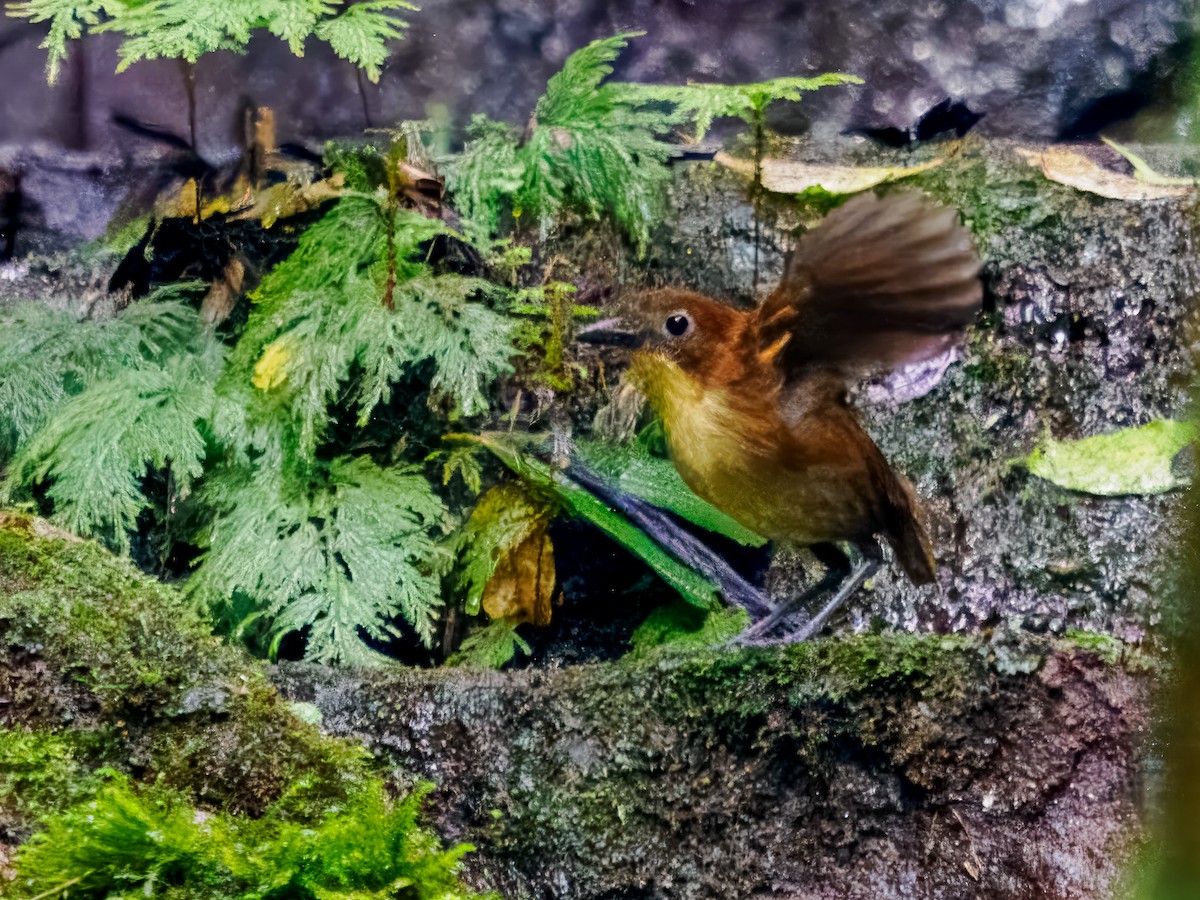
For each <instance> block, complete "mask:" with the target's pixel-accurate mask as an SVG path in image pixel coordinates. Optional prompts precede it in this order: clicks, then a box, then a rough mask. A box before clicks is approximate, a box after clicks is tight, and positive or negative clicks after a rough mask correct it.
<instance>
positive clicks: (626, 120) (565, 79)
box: [450, 32, 674, 252]
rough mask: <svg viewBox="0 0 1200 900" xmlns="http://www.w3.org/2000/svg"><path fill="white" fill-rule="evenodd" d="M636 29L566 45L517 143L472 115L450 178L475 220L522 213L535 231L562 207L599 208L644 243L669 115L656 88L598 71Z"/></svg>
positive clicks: (656, 208)
mask: <svg viewBox="0 0 1200 900" xmlns="http://www.w3.org/2000/svg"><path fill="white" fill-rule="evenodd" d="M637 34H640V32H637V33H630V34H619V35H616V36H614V37H611V38H605V39H603V40H598V41H593V42H592V43H591V44H589V45H588V46H586V47H584V48H583V49H582V50H578V51H576V52H575V53H573V54H571V56H570V57H568V58H567V61H566V63H564V65H563V68H562V71H561V72H559V73H558V74H556V75H554V76H553V77H552V78H551V79H550V81H549V82H548V83H547V85H546V92H545V94H543V95H542V97H541V99H540V100H538V103H537V107H536V109H535V111H534V115H533V123H532V124H533V130H532V133H531V134H530V135H529V137H528V139H527V140H526V141H525V142H524V143H523V144H521V145H519V146H518V145H516V144H515V142H514V140H513V138H512V135H511V132H508V130H507V129H506V128H505V126H503V125H497V124H495V123H489V122H487V121H486V120H485V119H483V118H481V117H476V118H475V119H474V120H473V122H472V128H471V132H470V140H469V141H468V143H467V146H466V147H465V148H464V150H463V153H462V155H461V156H460V157H459V158H458V159H457V161H456V162H455V163H454V165H453V167H452V169H453V171H452V176H451V179H450V183H451V187H452V189H453V190H454V191H455V197H456V198H460V197H461V198H463V199H462V204H463V208H464V210H465V211H466V213H467V215H468V216H469V217H472V218H475V219H476V220H477V222H478V223H479V225H480V227H481V228H489V227H494V223H496V222H499V221H500V220H501V218H502V216H503V215H504V214H505V213H507V212H511V214H512V215H513V216H515V217H517V218H519V217H522V216H524V215H525V214H526V213H528V214H529V215H530V216H531V217H533V218H534V219H536V221H537V222H538V224H539V227H540V228H541V230H542V231H543V232H545V231H546V230H547V229H548V228H549V227H550V226H551V225H552V223H553V222H554V220H555V219H556V218H557V217H558V216H559V215H560V214H561V213H562V212H564V211H567V210H569V211H573V212H576V213H580V214H582V215H584V216H587V217H589V218H592V219H599V218H600V217H602V216H605V215H606V216H609V217H611V218H612V220H613V221H614V222H616V224H617V225H618V226H619V227H620V228H621V229H622V230H623V231H625V233H626V234H628V236H629V237H630V239H631V240H632V241H633V242H634V244H635V245H636V247H637V248H638V251H639V252H644V251H645V249H646V246H647V244H648V242H649V240H650V229H651V227H652V226H653V224H654V223H655V222H656V221H658V220H659V219H660V218H661V216H662V214H663V211H664V203H665V191H666V183H667V179H668V172H667V169H666V167H665V165H664V164H665V163H666V161H667V159H668V158H669V156H670V152H671V148H670V145H669V144H667V143H666V142H665V141H663V140H662V139H661V138H660V137H659V135H661V134H663V133H665V132H666V131H668V130H669V129H670V127H671V125H672V123H673V121H674V119H673V118H672V117H671V116H670V115H669V114H667V113H665V112H664V111H663V109H662V104H661V103H660V102H658V101H657V100H656V99H655V98H652V97H649V96H648V95H646V94H644V93H642V92H641V91H639V90H627V89H626V86H625V85H621V84H619V83H615V82H607V81H606V79H607V78H608V76H609V75H610V74H611V73H612V62H613V60H615V59H616V58H617V56H618V55H619V54H620V52H621V50H622V49H623V48H624V47H625V46H627V44H628V42H629V38H631V37H635V36H637ZM493 158H494V159H496V160H497V164H496V165H495V166H493V165H492V164H491V160H492V159H493ZM518 182H519V184H518ZM514 185H517V186H516V187H515V188H514Z"/></svg>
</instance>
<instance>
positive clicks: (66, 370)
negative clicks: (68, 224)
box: [0, 290, 201, 463]
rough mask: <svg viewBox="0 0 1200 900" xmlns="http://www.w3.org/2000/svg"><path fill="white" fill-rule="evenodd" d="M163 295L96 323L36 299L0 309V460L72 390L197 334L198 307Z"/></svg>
mask: <svg viewBox="0 0 1200 900" xmlns="http://www.w3.org/2000/svg"><path fill="white" fill-rule="evenodd" d="M178 292H179V291H178V290H177V291H176V293H178ZM162 296H163V295H162V294H161V293H160V294H159V295H157V296H156V297H154V298H150V299H147V300H145V301H143V302H141V303H135V304H133V305H132V306H129V307H128V308H126V309H125V310H124V311H123V312H122V313H121V314H120V315H119V316H117V317H116V318H113V319H109V320H107V321H97V322H80V321H79V320H78V319H77V318H76V317H75V316H74V315H72V314H70V313H67V312H62V311H58V310H52V309H50V308H48V307H46V306H45V305H44V304H41V303H26V304H20V305H17V306H15V307H11V308H9V309H7V310H2V311H0V331H3V333H4V341H2V342H0V410H3V411H4V415H3V417H2V418H0V463H3V462H4V461H6V460H7V459H10V458H11V457H12V455H13V454H14V453H15V452H16V451H17V450H18V449H19V448H20V447H22V446H23V445H24V444H25V443H26V442H27V441H28V440H29V439H30V438H31V437H32V436H33V434H34V433H35V432H36V431H37V430H38V429H39V428H41V426H42V425H43V424H44V423H45V421H46V419H47V418H48V417H49V416H50V415H51V414H52V413H54V411H55V410H57V409H58V408H59V407H61V405H62V404H63V403H65V402H66V401H67V400H69V399H70V398H71V397H73V396H76V395H77V394H79V393H80V392H82V391H84V390H86V389H87V388H88V387H90V386H91V385H94V384H96V383H98V382H100V381H104V380H106V379H108V378H111V377H113V376H114V375H116V374H117V373H118V372H120V371H122V370H123V369H127V368H138V367H142V366H145V365H147V364H149V362H150V361H151V360H154V359H156V358H159V357H162V356H166V355H170V354H174V353H179V352H183V351H184V350H186V349H188V348H190V347H192V346H194V345H195V344H196V343H197V342H198V341H200V340H201V325H200V321H199V319H198V318H197V316H196V314H195V313H194V312H193V311H192V310H191V309H189V308H188V307H187V306H185V305H184V304H183V303H181V302H178V301H169V302H157V301H158V299H159V298H161V297H162Z"/></svg>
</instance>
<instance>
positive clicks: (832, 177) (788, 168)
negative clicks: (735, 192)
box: [716, 153, 943, 194]
mask: <svg viewBox="0 0 1200 900" xmlns="http://www.w3.org/2000/svg"><path fill="white" fill-rule="evenodd" d="M716 160H717V162H719V163H720V164H721V165H723V166H726V167H728V168H730V169H733V170H734V171H735V172H740V173H741V174H743V175H746V176H748V177H751V178H752V177H753V176H754V161H753V160H749V159H740V158H738V157H735V156H730V155H729V154H728V153H718V154H717V156H716ZM942 162H943V160H941V159H931V160H929V161H928V162H923V163H918V164H917V165H915V166H835V165H825V164H824V163H806V162H798V161H796V160H790V159H764V160H763V161H762V185H763V187H764V188H766V189H767V190H768V191H774V192H775V193H777V194H802V193H804V192H805V191H807V190H809V189H810V188H821V189H822V190H824V191H828V192H829V193H831V194H857V193H858V192H859V191H865V190H867V189H868V188H873V187H875V186H876V185H880V184H886V183H887V182H889V181H896V180H898V179H900V178H907V177H908V176H910V175H916V174H917V173H918V172H924V171H926V170H927V169H932V168H934V167H935V166H940V165H941V164H942Z"/></svg>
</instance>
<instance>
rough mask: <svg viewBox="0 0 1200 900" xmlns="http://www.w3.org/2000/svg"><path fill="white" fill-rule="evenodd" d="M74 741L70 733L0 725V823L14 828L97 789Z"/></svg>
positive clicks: (95, 780) (77, 743) (95, 782)
mask: <svg viewBox="0 0 1200 900" xmlns="http://www.w3.org/2000/svg"><path fill="white" fill-rule="evenodd" d="M79 744H80V741H79V740H78V738H76V737H74V736H72V735H69V734H60V733H52V732H43V731H32V732H30V731H21V730H17V729H6V728H0V825H7V826H8V827H13V828H15V827H18V826H19V825H20V824H21V823H24V822H28V821H32V820H33V819H34V818H36V817H39V816H42V815H45V814H47V813H50V812H54V811H56V810H60V809H63V808H65V807H67V806H69V805H71V804H72V803H74V802H77V801H78V800H80V799H81V798H83V797H86V796H88V795H90V794H91V793H92V792H93V791H94V790H95V789H96V787H97V786H98V781H97V779H96V778H95V777H94V776H93V775H92V774H91V773H90V772H88V771H87V770H86V769H85V768H84V766H83V765H82V764H81V762H80V756H81V753H80V747H79Z"/></svg>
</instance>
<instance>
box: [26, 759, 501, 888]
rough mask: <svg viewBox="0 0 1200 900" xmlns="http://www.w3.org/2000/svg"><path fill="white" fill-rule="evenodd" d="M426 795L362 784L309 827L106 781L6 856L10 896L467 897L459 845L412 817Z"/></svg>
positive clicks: (169, 792) (417, 813) (424, 791)
mask: <svg viewBox="0 0 1200 900" xmlns="http://www.w3.org/2000/svg"><path fill="white" fill-rule="evenodd" d="M427 793H428V789H427V788H421V789H419V790H417V791H416V792H414V793H412V794H410V795H409V796H408V797H406V798H403V799H400V800H393V799H391V798H389V797H388V796H387V794H386V792H385V790H384V786H383V783H382V782H380V781H377V780H374V781H369V782H366V783H364V784H363V785H361V786H360V788H359V789H358V790H356V791H355V792H354V793H353V794H351V795H350V796H349V797H347V798H346V801H345V803H344V804H338V805H330V806H328V807H327V808H326V809H324V810H323V811H322V815H321V816H320V817H319V819H318V820H317V821H316V822H315V823H314V824H313V825H311V826H310V825H301V824H298V823H295V822H292V821H290V820H289V819H288V818H287V817H286V816H281V815H277V814H276V813H277V812H278V810H276V809H275V808H272V809H271V810H270V811H269V813H270V814H269V815H267V816H264V817H262V818H259V819H250V818H247V817H245V816H236V815H224V814H220V813H217V814H210V813H207V812H203V811H201V810H199V809H197V808H196V807H194V806H193V805H191V803H190V802H189V798H188V797H187V796H186V795H185V794H183V793H181V792H179V791H175V790H172V789H170V788H167V787H164V786H163V785H161V784H155V785H150V786H142V787H138V786H135V785H134V784H132V783H131V782H130V781H129V780H128V779H126V778H123V777H120V776H117V777H115V778H114V779H113V780H112V781H111V783H109V784H107V785H105V786H104V787H102V788H101V789H100V790H99V791H98V792H97V793H96V795H95V796H94V797H93V798H91V799H90V800H88V801H86V802H84V803H81V804H78V805H77V806H74V807H72V808H70V809H68V810H65V811H64V812H62V813H59V814H57V815H54V816H51V817H50V818H48V819H47V821H46V823H45V826H44V828H43V830H42V831H40V832H39V833H38V834H37V835H35V836H34V838H33V839H32V840H31V841H29V842H28V844H26V845H25V847H23V848H22V850H21V852H20V854H19V855H18V858H17V863H16V870H17V878H16V880H15V882H14V887H15V893H16V896H17V897H42V896H48V895H49V894H57V893H59V892H60V891H65V889H66V888H68V887H69V888H70V892H69V893H70V895H71V896H78V897H83V898H96V900H103V898H112V900H116V898H125V897H133V896H137V897H177V896H183V897H189V898H213V900H217V898H221V900H224V898H230V900H233V898H238V900H250V898H266V897H275V898H282V897H288V898H295V900H315V898H322V900H336V898H338V897H345V898H353V900H393V898H397V897H404V898H409V900H435V898H437V900H445V898H450V897H454V898H464V900H465V898H467V897H473V896H477V895H475V894H474V893H473V892H471V891H468V890H467V889H466V888H464V887H463V885H461V884H460V883H459V881H458V878H457V871H458V867H459V860H460V858H461V857H462V855H463V854H464V853H466V852H468V851H470V850H471V849H472V848H471V847H470V846H469V845H466V844H460V845H458V846H457V847H453V848H451V849H448V850H446V849H443V848H442V846H441V842H440V840H439V839H438V838H437V837H436V836H435V835H433V834H432V833H430V832H429V831H428V830H427V829H426V828H425V827H424V826H423V825H422V824H421V823H420V821H419V817H420V812H421V804H422V801H423V799H424V797H425V795H426V794H427Z"/></svg>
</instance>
